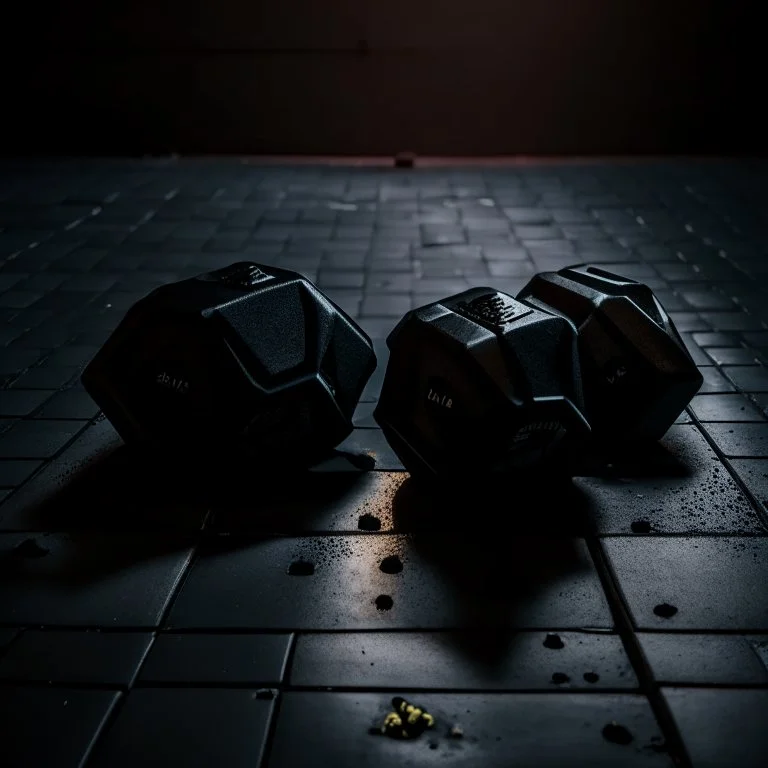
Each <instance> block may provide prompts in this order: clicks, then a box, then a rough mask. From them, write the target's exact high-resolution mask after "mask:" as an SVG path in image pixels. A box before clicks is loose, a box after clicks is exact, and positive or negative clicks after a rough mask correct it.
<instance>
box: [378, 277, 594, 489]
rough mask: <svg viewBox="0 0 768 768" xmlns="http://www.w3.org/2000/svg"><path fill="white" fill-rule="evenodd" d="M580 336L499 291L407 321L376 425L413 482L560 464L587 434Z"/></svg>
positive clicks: (395, 346)
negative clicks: (561, 454)
mask: <svg viewBox="0 0 768 768" xmlns="http://www.w3.org/2000/svg"><path fill="white" fill-rule="evenodd" d="M576 339H577V334H576V328H575V327H574V325H573V323H571V321H570V320H567V319H565V318H563V317H559V316H557V315H554V314H552V313H549V312H545V311H543V310H540V309H537V308H535V307H533V306H531V305H529V304H526V303H525V302H521V301H517V300H515V299H514V298H512V297H511V296H508V295H506V294H504V293H500V292H498V291H495V290H493V289H492V288H474V289H472V290H469V291H466V292H464V293H461V294H458V295H456V296H451V297H449V298H447V299H444V300H442V301H439V302H436V303H433V304H429V305H427V306H424V307H422V308H420V309H416V310H413V311H411V312H409V313H408V314H406V315H405V317H404V318H403V319H402V320H401V321H400V323H399V324H398V325H397V326H396V327H395V329H394V330H393V331H392V332H391V333H390V335H389V337H388V339H387V345H388V347H389V349H390V357H389V363H388V365H387V370H386V373H385V376H384V383H383V385H382V391H381V396H380V399H379V402H378V405H377V407H376V409H375V411H374V418H375V419H376V421H377V422H378V424H379V425H380V426H381V428H382V431H383V432H384V435H385V437H386V438H387V440H388V441H389V443H390V445H391V446H392V448H393V450H394V451H395V452H396V453H397V455H398V456H399V458H400V460H401V461H402V463H403V465H404V466H405V468H406V469H407V470H408V471H409V472H411V474H414V475H421V476H429V477H442V478H449V479H454V480H455V479H456V477H457V476H462V477H463V476H467V475H478V474H479V475H482V474H486V473H488V474H496V473H502V472H507V471H514V470H516V469H521V468H525V467H530V466H532V465H539V464H540V462H542V461H545V462H546V460H547V459H554V457H555V456H556V455H557V453H558V448H560V447H561V446H562V445H566V444H568V442H567V440H564V439H565V438H568V437H569V436H570V437H571V438H575V437H577V436H583V435H585V434H588V433H589V425H588V423H587V421H586V419H585V417H584V415H583V413H582V410H583V400H582V394H581V382H580V373H579V362H578V357H577V353H576Z"/></svg>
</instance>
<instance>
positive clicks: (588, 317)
mask: <svg viewBox="0 0 768 768" xmlns="http://www.w3.org/2000/svg"><path fill="white" fill-rule="evenodd" d="M517 298H518V299H519V300H520V301H523V302H525V303H527V304H530V305H531V306H535V307H537V308H538V309H540V310H541V311H546V312H551V313H555V314H557V315H559V316H560V317H563V318H566V319H568V320H570V321H571V322H572V323H573V324H574V325H576V327H577V328H578V332H579V342H578V345H579V357H580V360H581V371H582V376H583V381H584V396H585V405H586V416H587V418H588V420H589V423H590V425H591V427H592V437H593V438H594V440H595V441H599V442H603V443H606V444H615V443H626V442H644V441H653V440H658V439H659V438H660V437H662V436H663V435H664V433H665V432H666V431H667V430H668V429H669V428H670V426H671V425H672V424H673V423H674V421H675V420H676V419H677V417H678V416H679V415H680V413H681V412H682V411H683V409H684V408H685V407H686V406H687V405H688V403H689V402H690V401H691V398H692V397H693V396H694V395H695V394H696V393H697V392H698V391H699V389H700V387H701V384H702V382H703V377H702V375H701V373H700V371H699V370H698V368H697V367H696V364H695V363H694V362H693V359H692V358H691V356H690V354H689V353H688V350H687V349H686V347H685V344H684V342H683V340H682V339H681V338H680V334H679V333H678V331H677V329H676V328H675V325H674V323H673V322H672V320H671V319H670V318H669V315H667V313H666V312H665V311H664V308H663V307H662V305H661V304H660V303H659V301H658V299H657V298H656V296H655V295H654V293H653V291H652V290H651V289H650V288H649V287H648V286H647V285H644V284H642V283H639V282H636V281H634V280H630V279H628V278H626V277H622V276H620V275H616V274H614V273H612V272H608V271H606V270H603V269H601V268H599V267H596V266H592V265H589V264H579V265H576V266H572V267H567V268H565V269H561V270H559V271H558V272H542V273H539V274H538V275H536V276H535V277H533V278H532V279H531V280H530V281H529V282H528V284H527V285H526V286H525V287H524V288H523V289H522V290H521V291H520V292H519V293H518V294H517Z"/></svg>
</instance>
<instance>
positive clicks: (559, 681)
mask: <svg viewBox="0 0 768 768" xmlns="http://www.w3.org/2000/svg"><path fill="white" fill-rule="evenodd" d="M570 681H571V678H570V677H568V675H566V674H564V673H563V672H554V673H553V674H552V682H553V683H555V685H564V684H565V683H569V682H570Z"/></svg>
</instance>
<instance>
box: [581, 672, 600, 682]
mask: <svg viewBox="0 0 768 768" xmlns="http://www.w3.org/2000/svg"><path fill="white" fill-rule="evenodd" d="M584 679H585V680H586V681H587V682H588V683H596V682H597V681H598V680H599V679H600V675H598V674H597V672H585V673H584Z"/></svg>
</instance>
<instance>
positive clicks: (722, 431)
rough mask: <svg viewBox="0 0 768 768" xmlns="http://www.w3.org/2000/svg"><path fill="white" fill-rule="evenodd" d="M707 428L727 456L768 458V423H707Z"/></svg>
mask: <svg viewBox="0 0 768 768" xmlns="http://www.w3.org/2000/svg"><path fill="white" fill-rule="evenodd" d="M706 429H707V432H708V433H709V435H710V436H711V437H712V439H713V440H714V441H715V443H716V444H717V447H718V448H719V449H720V450H721V451H722V452H723V453H724V454H725V455H726V456H733V457H737V458H738V457H744V458H768V424H738V423H723V424H707V427H706Z"/></svg>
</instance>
